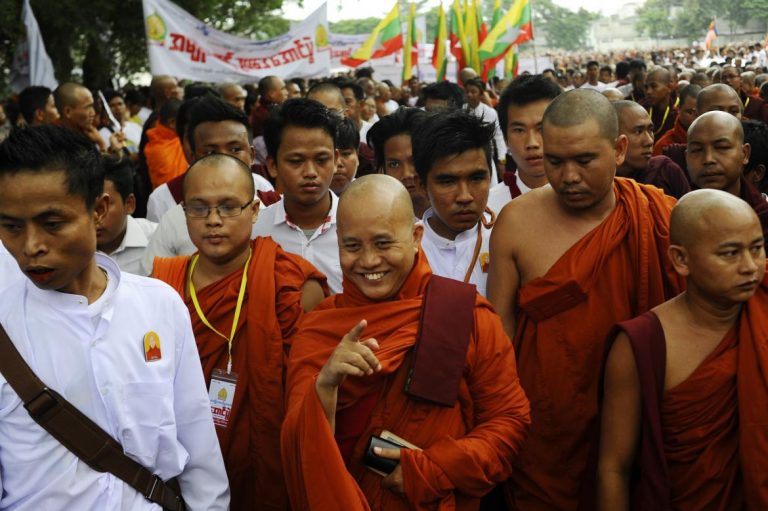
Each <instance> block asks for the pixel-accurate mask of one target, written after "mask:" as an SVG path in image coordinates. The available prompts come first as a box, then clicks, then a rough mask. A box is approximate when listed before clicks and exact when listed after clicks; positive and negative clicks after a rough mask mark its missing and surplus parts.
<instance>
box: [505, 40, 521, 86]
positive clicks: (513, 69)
mask: <svg viewBox="0 0 768 511" xmlns="http://www.w3.org/2000/svg"><path fill="white" fill-rule="evenodd" d="M517 71H518V60H517V45H513V46H512V47H511V48H509V50H508V51H507V54H506V56H505V57H504V77H505V78H508V79H510V80H514V79H515V78H517Z"/></svg>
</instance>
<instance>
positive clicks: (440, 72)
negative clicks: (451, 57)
mask: <svg viewBox="0 0 768 511" xmlns="http://www.w3.org/2000/svg"><path fill="white" fill-rule="evenodd" d="M438 9H439V10H438V18H437V37H435V49H434V50H433V51H432V67H434V68H435V69H436V70H437V81H438V82H442V81H443V80H445V69H446V67H447V66H448V56H447V55H446V53H445V40H446V39H448V25H447V23H446V22H445V12H443V5H442V4H440V5H439V6H438Z"/></svg>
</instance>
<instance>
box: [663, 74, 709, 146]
mask: <svg viewBox="0 0 768 511" xmlns="http://www.w3.org/2000/svg"><path fill="white" fill-rule="evenodd" d="M699 92H701V87H699V86H698V85H686V86H685V87H683V90H681V91H680V96H679V100H680V103H679V105H678V107H677V119H675V125H674V126H673V127H672V129H671V130H669V131H667V132H666V133H664V134H663V135H661V136H660V137H654V138H655V139H656V142H655V143H654V144H653V155H654V156H659V155H661V154H662V152H663V151H664V148H665V147H667V146H669V145H670V144H685V143H687V142H688V136H687V132H688V128H689V127H690V125H691V123H692V122H693V120H694V119H696V115H698V112H697V111H696V97H697V96H698V95H699Z"/></svg>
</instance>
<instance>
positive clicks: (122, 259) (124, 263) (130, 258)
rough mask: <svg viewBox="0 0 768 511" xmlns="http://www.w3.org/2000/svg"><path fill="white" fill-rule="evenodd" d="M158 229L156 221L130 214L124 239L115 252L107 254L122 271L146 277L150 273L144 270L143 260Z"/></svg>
mask: <svg viewBox="0 0 768 511" xmlns="http://www.w3.org/2000/svg"><path fill="white" fill-rule="evenodd" d="M156 229H157V224H156V223H155V222H150V221H149V220H146V219H144V218H133V217H132V216H131V215H128V218H127V226H126V228H125V236H123V241H122V242H120V246H119V247H117V248H116V249H115V251H114V252H112V253H111V254H107V255H108V256H109V257H111V258H112V259H114V260H115V262H117V265H118V266H119V267H120V269H121V270H122V271H124V272H127V273H134V274H136V275H143V276H145V277H146V276H147V275H149V273H146V272H144V271H143V270H142V264H141V260H142V258H143V257H144V252H145V251H146V250H147V246H148V245H149V240H150V239H152V234H154V232H155V230H156Z"/></svg>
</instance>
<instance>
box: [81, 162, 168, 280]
mask: <svg viewBox="0 0 768 511" xmlns="http://www.w3.org/2000/svg"><path fill="white" fill-rule="evenodd" d="M104 167H105V172H104V193H105V194H106V195H107V197H108V198H107V203H108V205H109V208H108V210H107V213H106V214H105V215H104V218H103V219H102V220H101V223H99V224H98V225H97V226H96V242H97V248H98V250H99V251H100V252H103V253H104V254H106V255H108V256H109V257H111V258H112V259H114V260H115V262H116V263H117V265H118V266H119V267H120V269H121V270H122V271H124V272H128V273H135V274H136V275H143V276H145V277H146V276H147V273H145V272H143V271H142V270H141V259H142V257H143V256H144V251H145V250H146V249H147V245H149V240H150V239H151V238H152V234H154V232H155V229H157V224H156V223H155V222H150V221H149V220H146V219H144V218H133V216H131V215H132V214H133V212H134V210H135V209H136V196H135V195H134V194H133V168H132V166H131V164H130V162H128V161H127V160H126V159H122V160H120V161H118V162H115V161H113V160H106V161H105V162H104Z"/></svg>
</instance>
